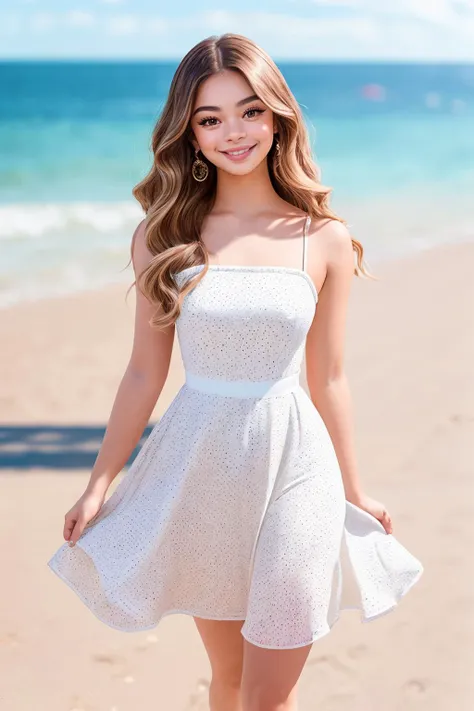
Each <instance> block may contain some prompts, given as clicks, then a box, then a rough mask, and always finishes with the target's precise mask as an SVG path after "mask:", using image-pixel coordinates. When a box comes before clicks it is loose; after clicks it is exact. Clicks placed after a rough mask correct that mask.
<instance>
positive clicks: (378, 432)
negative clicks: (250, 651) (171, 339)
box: [0, 243, 474, 711]
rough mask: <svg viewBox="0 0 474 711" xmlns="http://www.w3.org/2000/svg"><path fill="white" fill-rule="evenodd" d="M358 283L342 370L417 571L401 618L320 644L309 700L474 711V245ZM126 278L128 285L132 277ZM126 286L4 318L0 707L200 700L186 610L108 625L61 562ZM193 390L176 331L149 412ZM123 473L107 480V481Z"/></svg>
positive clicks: (109, 389) (338, 708) (196, 707)
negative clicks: (137, 628)
mask: <svg viewBox="0 0 474 711" xmlns="http://www.w3.org/2000/svg"><path fill="white" fill-rule="evenodd" d="M371 266H372V270H373V271H375V273H376V274H377V275H378V276H379V278H380V281H377V282H375V281H363V280H361V279H357V278H354V282H353V292H352V297H351V303H350V310H349V318H348V330H347V349H346V357H347V373H348V377H349V381H350V384H351V391H352V396H353V403H354V415H355V427H356V441H357V454H358V461H359V469H360V476H361V479H362V481H363V483H364V488H365V490H366V491H367V493H369V494H370V495H372V496H374V497H375V498H378V499H380V500H381V501H382V502H384V503H385V504H386V505H387V507H388V509H389V511H390V513H391V515H392V518H393V522H394V534H395V536H396V537H397V538H398V539H399V540H400V542H401V543H402V544H403V545H405V546H406V547H407V548H408V549H409V550H410V551H411V552H412V553H413V554H414V555H415V556H416V557H418V558H419V559H420V560H421V561H422V563H423V565H424V567H425V573H424V575H423V577H422V579H421V581H420V582H419V583H418V584H417V585H416V586H415V588H414V589H413V590H412V591H411V592H410V593H409V594H408V595H407V597H406V598H404V599H403V600H402V602H401V604H400V606H399V607H398V608H397V609H396V610H395V611H394V612H392V613H391V614H389V615H387V616H385V617H383V618H381V619H379V620H376V621H374V622H371V623H370V624H366V625H362V624H360V622H359V617H358V615H357V613H355V612H346V613H344V615H343V616H342V618H341V620H340V621H339V622H338V623H337V625H336V626H335V627H334V629H333V630H332V632H331V634H330V635H328V636H326V637H325V638H324V639H322V640H320V641H318V642H316V643H315V644H314V645H313V648H312V651H311V654H310V657H309V660H308V662H307V665H306V667H305V670H304V672H303V675H302V678H301V682H300V709H301V711H412V710H413V711H428V710H429V711H448V710H449V711H451V710H453V711H454V709H455V710H456V711H468V710H469V709H472V708H473V704H474V680H473V675H472V671H471V670H472V664H473V661H474V582H473V578H472V575H471V565H470V564H471V562H472V549H473V547H474V528H473V526H472V520H473V515H474V496H473V493H474V486H473V476H472V470H473V464H474V456H473V447H472V443H473V441H474V379H473V377H472V364H473V363H474V335H473V334H474V323H473V321H474V310H473V308H472V304H473V303H474V280H473V278H472V274H473V271H474V244H472V243H466V244H459V245H455V246H449V247H447V246H444V247H436V248H434V249H431V250H426V251H424V252H420V253H418V254H417V255H415V256H411V257H409V258H404V259H399V260H396V261H392V262H390V263H389V262H386V263H384V264H380V265H377V266H373V265H371ZM132 280H133V278H132V276H131V277H130V282H131V281H132ZM125 292H126V287H124V286H123V285H120V286H117V285H115V286H113V287H110V288H107V289H104V290H103V291H101V292H98V293H94V292H90V293H84V294H80V295H74V296H70V297H65V298H62V299H53V300H44V301H39V302H35V303H25V304H19V305H16V306H13V307H11V308H9V309H8V310H3V311H0V337H1V341H2V348H1V349H0V369H1V372H2V387H1V399H0V412H1V420H2V427H1V433H2V439H3V450H2V455H1V463H2V467H1V469H0V474H1V476H0V546H1V559H2V562H3V565H2V568H3V570H2V573H3V575H2V577H3V584H2V586H1V590H2V592H1V598H2V604H1V605H0V668H1V669H2V673H1V679H0V709H1V710H2V711H33V710H34V711H132V710H133V711H136V710H137V709H146V710H147V711H152V710H153V711H205V709H207V708H208V706H207V687H208V683H209V678H210V669H209V665H208V661H207V656H206V654H205V651H204V648H203V647H202V644H201V640H200V638H199V636H198V634H197V631H196V629H195V626H194V622H193V620H192V618H188V617H185V616H181V615H170V616H168V617H166V618H164V619H163V620H162V621H161V622H160V624H159V625H158V626H157V627H156V629H154V630H153V631H152V632H149V631H148V632H141V633H132V634H126V633H121V632H118V631H116V630H114V629H111V628H109V627H107V626H105V625H104V624H103V623H101V622H99V621H98V620H97V619H96V618H95V617H94V616H93V614H92V613H91V612H90V611H89V610H88V609H87V608H86V607H85V605H84V604H83V603H82V602H81V601H80V600H79V599H78V598H77V597H76V596H75V595H74V593H73V592H72V591H71V590H70V589H69V588H68V587H67V586H66V585H65V584H64V583H62V582H61V581H60V580H59V579H58V578H57V577H56V576H55V575H54V574H53V573H52V571H51V570H49V568H48V567H47V560H48V559H49V558H50V556H51V555H52V554H53V552H54V551H55V550H56V549H57V548H58V547H59V546H60V545H61V544H62V543H63V537H62V529H63V522H64V514H65V512H66V511H67V510H68V509H69V508H70V506H71V505H72V504H73V503H74V502H75V500H76V499H77V498H78V497H79V496H80V494H81V493H82V492H83V489H84V487H85V485H86V482H87V481H88V477H89V469H90V466H91V465H92V463H93V458H94V453H95V451H96V449H97V447H98V445H99V443H100V439H101V436H102V431H103V427H104V426H105V424H106V421H107V418H108V415H109V413H110V408H111V406H112V402H113V398H114V396H115V392H116V389H117V387H118V384H119V381H120V378H121V376H122V374H123V371H124V368H125V366H126V363H127V361H128V357H129V354H130V349H131V338H132V330H133V317H134V294H133V291H132V292H131V293H130V295H129V297H128V302H127V303H126V302H125ZM182 381H183V371H182V366H181V361H180V355H179V347H178V343H177V340H175V347H174V351H173V356H172V363H171V368H170V374H169V378H168V380H167V383H166V386H165V388H164V390H163V392H162V395H161V397H160V399H159V402H158V404H157V407H156V410H155V413H154V416H153V418H152V421H153V422H154V421H156V419H157V418H158V417H159V416H160V415H161V414H162V412H163V411H164V410H165V408H166V407H167V406H168V404H169V402H170V401H171V399H172V398H173V397H174V395H175V393H176V391H177V390H178V388H179V387H180V385H181V383H182ZM117 482H118V479H117V480H116V481H115V482H114V484H113V485H112V487H111V489H110V490H109V491H110V492H111V491H112V490H113V488H114V486H115V485H116V483H117Z"/></svg>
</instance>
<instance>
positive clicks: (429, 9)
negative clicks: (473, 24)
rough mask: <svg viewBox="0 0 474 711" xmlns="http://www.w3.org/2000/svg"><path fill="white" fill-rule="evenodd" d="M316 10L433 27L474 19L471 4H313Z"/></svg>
mask: <svg viewBox="0 0 474 711" xmlns="http://www.w3.org/2000/svg"><path fill="white" fill-rule="evenodd" d="M312 4H313V5H316V6H317V7H328V8H329V7H330V8H331V9H333V10H334V9H340V10H344V9H346V10H350V11H351V14H356V15H357V14H358V15H360V14H362V13H365V14H367V13H370V14H372V15H374V16H381V17H383V16H385V17H399V18H406V19H412V20H422V21H425V22H433V23H436V24H446V23H448V24H450V25H454V26H455V25H458V24H460V23H462V22H463V21H465V20H466V18H469V17H471V18H474V0H395V2H387V3H383V2H380V0H312Z"/></svg>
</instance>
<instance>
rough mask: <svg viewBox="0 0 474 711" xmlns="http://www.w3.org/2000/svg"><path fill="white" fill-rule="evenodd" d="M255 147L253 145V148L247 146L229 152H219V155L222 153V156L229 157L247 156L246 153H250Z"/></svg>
mask: <svg viewBox="0 0 474 711" xmlns="http://www.w3.org/2000/svg"><path fill="white" fill-rule="evenodd" d="M256 145H257V144H256V143H255V144H254V145H253V146H247V147H246V148H236V149H233V150H230V151H221V153H224V155H226V156H231V157H239V156H244V155H247V153H250V151H251V150H252V149H253V148H255V146H256Z"/></svg>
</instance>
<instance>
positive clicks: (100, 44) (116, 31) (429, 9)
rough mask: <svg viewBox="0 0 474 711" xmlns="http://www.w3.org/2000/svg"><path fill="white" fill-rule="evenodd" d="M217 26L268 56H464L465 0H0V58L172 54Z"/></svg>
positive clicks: (468, 27) (469, 9)
mask: <svg viewBox="0 0 474 711" xmlns="http://www.w3.org/2000/svg"><path fill="white" fill-rule="evenodd" d="M257 8H258V9H257ZM223 32H237V33H239V34H244V35H247V36H248V37H250V38H251V39H253V40H255V41H256V42H257V43H258V44H260V45H261V46H262V47H263V48H264V49H265V50H267V51H268V52H269V53H270V54H271V55H272V56H273V57H274V58H275V59H276V60H278V59H307V60H308V59H414V60H448V61H456V60H457V61H473V60H474V0H285V1H284V0H239V2H225V1H221V2H217V3H196V2H195V1H192V0H176V2H172V1H171V0H166V2H165V1H164V0H155V1H154V2H152V1H151V0H77V1H76V2H72V1H71V0H15V2H12V1H9V0H0V57H2V58H15V57H18V58H59V57H64V58H80V57H97V58H123V59H127V58H149V59H153V58H170V59H173V60H175V59H180V58H181V57H182V56H183V55H184V54H185V53H186V52H187V51H188V49H189V48H190V47H192V46H193V45H194V44H195V43H196V42H199V41H200V40H201V39H203V38H204V37H208V36H209V35H213V34H221V33H223Z"/></svg>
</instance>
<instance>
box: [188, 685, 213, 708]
mask: <svg viewBox="0 0 474 711" xmlns="http://www.w3.org/2000/svg"><path fill="white" fill-rule="evenodd" d="M208 703H209V681H208V680H207V679H198V680H197V682H196V689H195V691H194V692H193V693H192V694H191V696H190V697H189V699H188V703H187V704H186V707H185V711H208V709H209V705H208Z"/></svg>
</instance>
